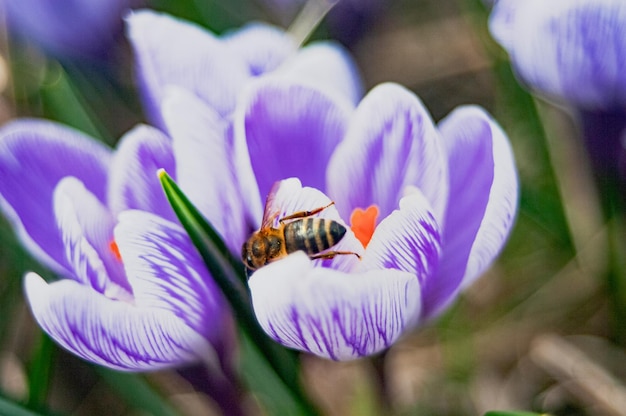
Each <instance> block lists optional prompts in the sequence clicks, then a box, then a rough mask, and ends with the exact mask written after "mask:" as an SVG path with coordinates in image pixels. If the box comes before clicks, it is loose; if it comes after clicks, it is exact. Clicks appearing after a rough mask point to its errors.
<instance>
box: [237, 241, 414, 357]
mask: <svg viewBox="0 0 626 416" xmlns="http://www.w3.org/2000/svg"><path fill="white" fill-rule="evenodd" d="M249 285H250V290H251V293H252V302H253V306H254V310H255V313H256V316H257V319H258V320H259V323H260V324H261V326H262V327H263V329H264V330H265V331H266V332H267V333H268V335H270V336H271V337H272V338H273V339H275V340H276V341H277V342H279V343H281V344H283V345H285V346H287V347H290V348H295V349H299V350H302V351H308V352H311V353H313V354H316V355H319V356H321V357H325V358H330V359H333V360H350V359H355V358H359V357H363V356H367V355H372V354H376V353H377V352H380V351H382V350H384V349H385V348H387V347H389V346H390V345H391V344H392V343H393V342H395V341H396V340H397V339H398V338H399V337H400V335H401V334H402V333H403V332H404V331H405V330H406V329H408V328H410V327H412V326H413V325H414V324H415V322H416V319H417V317H418V316H419V313H420V296H419V293H420V289H419V282H418V281H417V279H415V277H414V276H413V275H411V274H409V273H405V272H400V271H397V270H374V271H369V272H366V273H357V274H345V273H342V272H338V271H336V270H331V269H326V268H316V267H313V265H312V262H310V260H309V259H308V258H307V257H306V255H304V254H303V253H295V254H292V255H290V256H289V257H287V258H286V259H284V260H281V261H279V262H276V263H272V264H270V265H268V266H265V267H263V268H261V269H259V270H258V271H257V272H256V273H254V274H253V275H252V277H251V278H250V281H249Z"/></svg>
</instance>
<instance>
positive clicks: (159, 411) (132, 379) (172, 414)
mask: <svg viewBox="0 0 626 416" xmlns="http://www.w3.org/2000/svg"><path fill="white" fill-rule="evenodd" d="M93 368H94V369H95V371H96V372H97V373H98V374H99V375H100V377H102V379H103V380H104V381H105V382H107V384H109V386H111V387H112V388H113V389H114V390H115V391H117V394H118V395H120V397H122V398H123V399H124V400H125V401H126V403H128V404H129V405H130V406H132V407H133V408H135V409H140V410H143V411H145V412H146V413H148V414H150V415H154V416H178V415H179V413H178V412H176V411H175V410H174V409H173V408H172V407H171V406H170V404H169V403H168V402H167V401H166V400H165V399H164V398H163V397H161V396H160V395H159V393H158V392H156V391H155V390H154V388H153V387H152V386H150V384H148V382H147V381H146V380H145V379H144V378H143V376H141V375H139V374H133V373H123V372H119V371H113V370H109V369H108V368H104V367H97V366H94V367H93ZM0 414H2V413H0Z"/></svg>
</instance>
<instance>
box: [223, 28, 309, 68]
mask: <svg viewBox="0 0 626 416" xmlns="http://www.w3.org/2000/svg"><path fill="white" fill-rule="evenodd" d="M222 40H223V42H224V45H225V46H226V47H227V48H229V49H232V50H233V51H235V53H237V55H239V56H240V57H241V58H242V59H243V60H244V61H246V62H247V64H248V68H249V73H250V75H251V76H258V75H263V74H265V73H267V72H270V71H273V70H275V69H276V68H278V66H279V65H280V64H282V63H283V61H285V60H286V59H287V58H288V57H289V56H290V55H292V54H294V53H295V52H296V50H297V48H296V46H297V45H296V44H295V42H294V40H293V39H292V38H291V36H289V35H288V34H287V33H285V31H284V30H282V29H279V28H277V27H275V26H270V25H268V24H264V23H259V22H254V23H248V24H247V25H245V26H243V27H242V28H241V29H238V30H236V31H232V32H230V33H225V34H224V36H222Z"/></svg>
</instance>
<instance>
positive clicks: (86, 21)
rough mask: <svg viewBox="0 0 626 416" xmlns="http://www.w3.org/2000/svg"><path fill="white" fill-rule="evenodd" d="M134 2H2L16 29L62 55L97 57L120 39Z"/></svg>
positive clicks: (10, 21) (14, 0)
mask: <svg viewBox="0 0 626 416" xmlns="http://www.w3.org/2000/svg"><path fill="white" fill-rule="evenodd" d="M130 3H131V0H57V1H50V0H2V4H3V5H4V8H5V10H6V14H7V20H8V23H9V26H10V28H11V29H12V30H14V31H15V32H17V33H18V34H19V35H21V36H22V37H23V38H24V39H26V40H27V41H31V42H33V43H35V44H37V45H40V46H41V47H42V48H43V49H45V50H46V51H48V52H50V53H52V54H54V55H58V56H81V55H93V54H97V53H100V52H103V51H105V50H106V48H107V47H108V46H110V45H111V44H112V43H113V41H114V40H115V39H116V38H118V37H119V35H120V34H121V30H122V15H123V13H124V10H125V9H127V8H128V7H129V5H130Z"/></svg>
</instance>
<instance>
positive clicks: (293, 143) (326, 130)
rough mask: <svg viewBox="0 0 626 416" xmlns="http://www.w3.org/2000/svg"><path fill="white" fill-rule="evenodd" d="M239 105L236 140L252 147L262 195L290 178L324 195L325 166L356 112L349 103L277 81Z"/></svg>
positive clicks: (258, 85)
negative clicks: (297, 179) (275, 184)
mask: <svg viewBox="0 0 626 416" xmlns="http://www.w3.org/2000/svg"><path fill="white" fill-rule="evenodd" d="M240 103H241V106H238V108H237V110H236V113H235V135H236V138H235V140H237V141H240V142H241V143H247V146H248V149H249V154H250V161H251V165H252V169H253V171H254V174H255V176H256V178H257V181H258V185H259V192H260V195H262V196H263V195H267V194H268V192H269V191H270V189H271V187H272V184H273V183H274V182H275V181H277V180H280V179H285V178H289V177H298V178H300V179H301V180H302V183H303V184H304V185H305V186H311V187H314V188H317V189H322V190H323V189H324V186H325V169H326V165H327V164H328V160H329V159H330V156H331V154H332V152H333V150H334V148H335V147H336V146H337V144H338V143H339V142H340V141H341V140H342V139H343V136H344V133H345V129H346V127H347V122H348V117H349V116H350V114H351V112H352V107H351V105H350V103H349V102H348V101H347V100H339V99H334V98H333V97H331V96H329V95H327V94H325V93H324V92H323V91H322V90H320V89H317V88H312V87H309V86H305V85H301V84H298V83H294V82H292V81H287V80H279V79H275V78H273V77H270V78H265V79H264V80H259V81H257V82H255V83H254V85H253V86H251V88H250V89H248V90H247V92H246V95H245V96H244V97H243V98H242V100H241V101H240Z"/></svg>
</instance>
